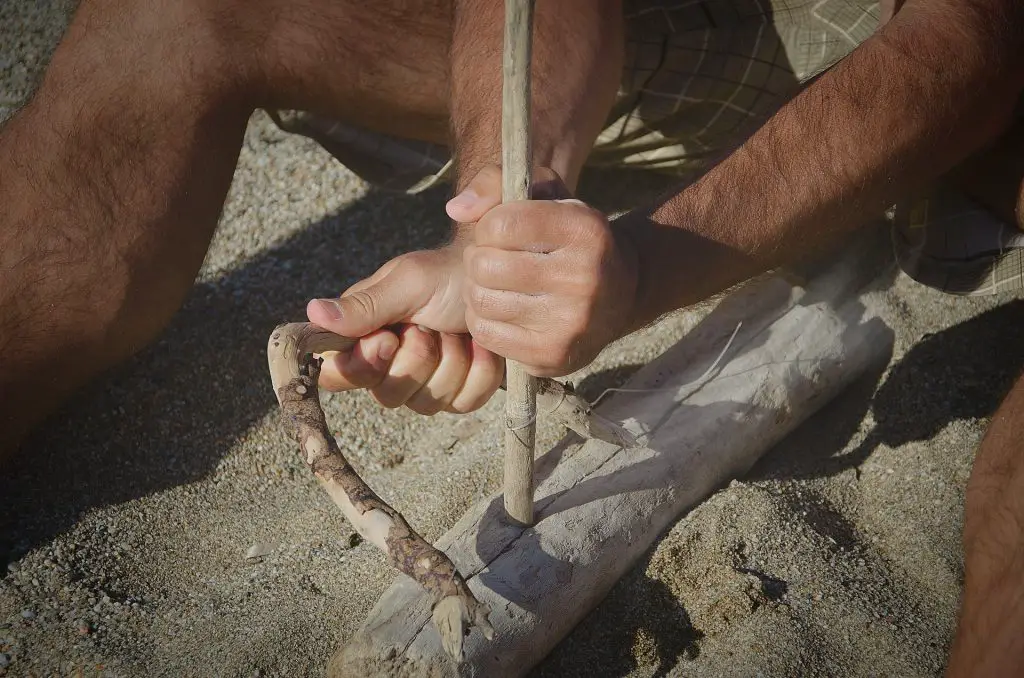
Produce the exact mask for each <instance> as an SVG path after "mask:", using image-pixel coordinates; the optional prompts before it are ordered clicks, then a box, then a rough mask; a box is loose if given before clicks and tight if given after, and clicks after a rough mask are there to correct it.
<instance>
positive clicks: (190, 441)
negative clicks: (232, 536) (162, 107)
mask: <svg viewBox="0 0 1024 678" xmlns="http://www.w3.org/2000/svg"><path fill="white" fill-rule="evenodd" d="M623 174H624V173H623V172H621V171H608V170H601V171H594V170H592V171H588V172H587V173H586V174H585V176H584V179H583V181H582V182H581V197H583V198H584V199H586V200H590V201H591V202H592V203H594V204H596V205H598V206H600V207H601V208H602V209H604V210H606V211H615V210H621V209H625V208H627V207H629V206H631V205H632V204H635V202H634V201H635V200H636V194H637V193H638V192H642V190H643V187H645V186H647V187H648V188H647V189H646V190H648V191H656V190H660V189H661V188H662V187H663V186H664V185H665V182H666V181H669V179H667V178H666V177H664V176H656V175H653V174H651V173H648V172H640V171H631V172H629V173H628V175H629V176H628V177H624V176H623ZM447 197H448V193H447V189H445V188H436V189H433V190H430V191H427V192H424V193H422V194H419V195H415V196H410V195H405V194H400V193H393V192H385V191H381V190H373V189H371V190H370V191H369V192H368V193H367V194H366V195H365V196H364V197H362V198H360V199H358V200H356V201H354V202H353V203H351V204H350V205H348V206H346V208H345V209H343V210H341V211H339V212H337V213H335V214H330V215H326V216H325V217H324V218H323V219H321V220H319V221H317V222H315V223H313V224H311V225H310V226H308V227H306V228H304V229H303V230H301V231H300V232H299V233H297V234H295V235H294V236H291V237H290V238H288V239H287V240H285V241H284V242H282V243H281V244H279V245H277V246H275V247H273V248H271V249H268V250H267V251H265V252H262V253H260V254H258V255H257V256H255V257H253V258H251V259H249V260H247V261H244V262H243V263H241V264H240V265H239V266H238V267H237V268H235V269H234V270H231V271H229V272H228V273H226V274H225V275H223V276H221V277H220V278H218V279H216V280H213V281H210V282H200V283H197V284H196V285H195V286H194V288H193V289H192V291H191V293H190V295H189V297H188V298H187V300H186V302H185V304H184V306H183V307H182V309H181V310H180V311H179V313H178V314H177V315H176V316H175V318H174V319H173V321H172V322H171V324H170V326H169V327H168V328H167V329H166V330H165V331H164V332H163V333H162V334H161V336H160V337H159V338H158V340H157V341H156V342H155V343H154V344H153V345H151V346H149V347H147V348H145V349H143V350H142V351H140V352H139V353H138V354H137V355H136V356H135V357H133V358H132V359H130V360H129V361H127V362H126V363H125V364H123V365H121V366H120V367H118V368H116V369H114V370H112V371H110V372H109V373H108V374H106V375H104V376H102V377H100V378H98V379H96V380H95V381H94V382H93V383H92V384H90V385H89V386H87V387H86V388H85V389H83V390H82V391H81V392H79V393H78V394H76V395H75V396H74V397H73V398H72V399H71V400H70V401H69V402H68V403H67V404H66V405H65V406H64V407H63V408H62V409H61V410H60V411H59V412H57V413H56V414H55V415H53V416H52V417H50V419H49V420H48V421H47V422H46V423H45V424H44V426H42V427H40V429H39V430H38V431H37V432H36V433H35V434H33V435H32V436H31V437H30V438H29V439H28V440H27V442H26V443H25V444H24V445H23V446H22V448H21V450H19V451H18V452H17V453H16V454H15V455H13V457H12V458H11V459H9V460H7V461H6V462H4V465H3V473H0V572H2V573H4V574H6V567H5V566H6V564H7V563H8V562H11V561H12V560H16V559H18V558H19V557H20V556H21V555H22V554H24V553H25V552H27V551H28V550H30V549H31V548H33V547H35V546H36V545H38V544H40V543H43V542H46V541H47V540H49V539H50V538H52V537H53V536H54V535H56V534H59V533H61V532H63V531H65V530H67V529H68V528H70V527H71V526H72V525H74V524H75V522H76V521H77V520H78V517H79V516H80V515H82V514H83V513H85V512H87V511H89V510H91V509H94V508H98V507H103V506H108V505H112V504H117V503H121V502H125V501H130V500H132V499H136V498H139V497H143V496H147V495H150V494H152V493H156V492H161V491H163V490H166V489H169V488H172V487H176V486H179V485H184V484H188V483H193V482H196V481H198V480H201V479H202V478H204V477H206V476H207V475H208V474H210V473H211V472H212V471H213V470H214V469H215V468H216V467H217V464H218V463H219V462H220V460H221V459H222V458H223V456H224V455H225V453H226V452H227V451H228V450H229V449H230V448H231V446H232V445H233V444H234V443H235V442H236V441H237V440H238V439H239V438H240V437H242V436H244V435H246V434H247V432H249V431H250V429H252V427H253V426H255V425H257V424H258V423H259V422H260V420H261V419H262V418H263V417H264V416H266V415H267V413H269V412H271V411H272V410H273V409H275V408H276V402H275V401H274V397H273V394H272V393H271V390H270V387H269V377H268V376H267V367H266V340H267V337H268V336H269V334H270V332H271V330H272V329H273V328H274V326H276V325H277V324H278V323H281V322H286V321H294V320H301V319H304V318H305V312H304V308H305V304H306V301H307V300H308V299H310V298H312V297H314V296H329V295H333V294H337V293H338V292H339V291H340V290H343V289H345V288H346V287H348V286H349V285H351V284H352V283H354V282H356V281H357V280H359V279H361V278H363V277H365V276H367V275H369V274H371V273H372V272H373V271H375V270H376V269H377V267H378V266H380V265H381V264H382V263H384V262H385V261H387V260H388V259H390V258H392V257H394V256H396V255H399V254H402V253H404V252H407V251H410V250H413V249H420V248H428V247H434V246H437V245H440V244H442V243H443V242H444V241H445V240H446V239H447V237H448V235H449V232H450V226H449V223H448V218H447V216H446V215H445V213H444V202H445V201H446V200H447ZM55 469H61V472H60V473H54V470H55Z"/></svg>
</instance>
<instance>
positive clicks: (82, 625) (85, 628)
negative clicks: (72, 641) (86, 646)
mask: <svg viewBox="0 0 1024 678" xmlns="http://www.w3.org/2000/svg"><path fill="white" fill-rule="evenodd" d="M90 631H92V627H90V626H89V622H86V621H83V622H79V624H78V635H80V636H87V635H89V632H90Z"/></svg>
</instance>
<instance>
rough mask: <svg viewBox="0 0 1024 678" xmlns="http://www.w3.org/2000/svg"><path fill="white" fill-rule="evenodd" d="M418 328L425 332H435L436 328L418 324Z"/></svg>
mask: <svg viewBox="0 0 1024 678" xmlns="http://www.w3.org/2000/svg"><path fill="white" fill-rule="evenodd" d="M416 329H418V330H419V331H420V332H422V333H423V334H433V333H434V330H432V329H430V328H429V327H426V326H424V325H417V326H416Z"/></svg>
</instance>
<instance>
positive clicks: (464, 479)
mask: <svg viewBox="0 0 1024 678" xmlns="http://www.w3.org/2000/svg"><path fill="white" fill-rule="evenodd" d="M62 21H63V3H62V2H57V1H56V0H55V1H53V2H51V3H50V4H46V3H42V2H40V3H35V2H29V0H7V2H4V3H0V106H6V107H7V108H6V109H0V115H4V114H5V113H9V112H10V111H12V110H14V109H15V108H16V106H17V105H18V102H20V101H22V100H23V99H24V97H25V96H26V95H27V94H28V93H29V92H30V91H31V87H32V83H33V82H34V80H35V78H37V77H38V73H39V69H40V68H41V67H42V65H43V64H44V63H45V60H46V55H47V54H48V53H49V50H50V49H51V48H52V45H53V43H54V41H55V40H57V39H58V38H59V35H60V30H61V25H62V23H61V22H62ZM658 184H659V182H657V181H654V180H652V179H651V178H650V177H642V176H636V175H619V174H609V173H604V174H588V175H586V176H585V177H584V180H583V186H582V193H583V197H584V198H586V199H590V200H593V201H595V202H596V203H597V204H598V205H599V206H601V207H603V208H605V209H608V210H615V209H622V208H624V207H626V206H628V205H629V204H630V203H631V202H634V201H636V200H639V199H641V197H642V196H643V195H646V194H650V193H651V192H652V191H655V190H657V189H658V187H659V185H658ZM444 198H445V195H444V193H443V192H442V191H434V192H430V193H427V194H425V195H421V196H418V197H415V198H413V197H407V196H400V195H393V194H387V193H382V192H380V191H377V190H374V189H372V188H370V187H368V186H366V185H365V184H364V183H363V182H361V181H359V180H358V179H357V178H356V177H354V176H353V175H352V174H351V173H349V172H348V171H347V170H345V168H344V167H341V166H340V165H339V164H338V163H336V162H334V161H333V160H332V159H331V158H330V157H329V156H328V155H327V154H326V153H325V152H324V151H322V150H321V149H320V148H319V147H317V146H316V145H315V144H313V143H312V142H310V141H307V140H304V139H300V138H297V137H292V136H289V135H286V134H283V133H281V132H279V131H277V130H276V129H275V128H274V127H273V125H272V124H271V123H270V122H269V120H268V119H267V117H266V116H265V115H264V114H262V113H257V114H256V115H254V116H253V119H252V122H251V124H250V128H249V130H248V133H247V135H246V140H245V146H244V148H243V150H242V155H241V158H240V161H239V165H238V169H237V172H236V175H235V181H234V184H233V186H232V189H231V194H230V196H229V200H228V204H227V206H226V208H225V211H224V215H223V218H222V220H221V224H220V227H219V229H218V232H217V235H216V238H215V242H214V244H213V246H212V248H211V250H210V254H209V256H208V258H207V261H206V263H205V265H204V267H203V271H202V273H201V274H200V276H199V278H198V279H197V281H196V285H195V288H194V290H193V292H192V294H191V296H190V298H189V300H188V302H187V304H186V306H185V308H184V309H183V310H182V312H181V313H180V314H179V315H178V317H177V318H176V319H175V321H174V323H173V324H172V326H171V327H170V328H169V329H168V331H167V332H166V333H165V334H164V335H163V336H162V338H161V339H160V340H159V342H158V343H156V344H155V345H154V346H152V347H150V348H148V349H146V350H145V351H143V352H142V353H141V354H140V355H139V356H137V357H136V358H135V359H133V360H132V361H130V362H129V363H127V364H126V365H124V366H122V367H120V368H118V369H117V370H115V371H113V372H112V373H110V374H109V375H106V376H105V377H103V378H101V379H99V380H97V381H96V382H95V383H94V384H93V385H92V386H90V387H89V388H87V389H86V390H85V391H83V392H82V393H80V394H79V395H78V396H76V397H75V398H74V399H73V400H72V401H71V402H69V403H68V405H67V406H66V407H65V408H64V409H63V410H62V411H61V412H60V413H59V414H58V415H56V416H55V417H53V418H52V419H51V420H50V421H49V422H48V424H47V425H46V426H45V427H44V428H43V429H42V430H41V431H40V432H39V433H38V434H37V435H35V436H34V437H33V438H32V439H31V441H30V442H29V444H28V445H26V447H25V452H24V453H23V454H22V455H21V456H20V457H19V458H18V459H16V460H15V461H14V462H13V463H9V464H7V465H5V466H3V467H0V568H2V570H0V666H4V667H5V668H0V675H11V676H28V675H36V676H40V675H79V674H78V673H77V670H78V669H81V670H82V674H81V675H85V676H95V675H105V676H246V677H249V676H301V675H319V674H320V673H321V672H322V669H323V667H324V665H325V664H326V662H327V660H328V658H329V657H330V655H331V654H332V653H333V652H334V650H335V649H336V648H337V647H338V646H339V644H340V643H342V642H343V641H344V639H345V638H346V637H348V636H349V635H350V634H351V633H352V632H353V631H354V630H355V628H357V626H358V625H359V624H360V622H361V621H362V619H363V618H364V616H365V615H366V613H367V612H368V610H369V609H370V607H371V606H372V605H373V603H374V602H375V601H376V600H377V598H378V596H379V595H380V594H381V593H382V592H383V590H384V589H385V588H386V586H387V585H388V584H389V582H390V581H391V580H392V578H393V576H394V575H393V573H392V571H391V570H390V568H388V567H387V566H386V565H385V563H384V562H383V559H382V558H381V556H380V555H379V554H378V552H377V551H376V550H375V549H373V548H372V547H371V546H370V545H368V544H364V543H359V542H358V539H357V538H355V536H354V531H353V530H352V529H351V527H350V526H349V525H348V524H347V523H346V522H345V520H344V518H343V517H342V516H341V514H340V512H338V511H337V510H336V509H335V508H334V507H333V506H332V505H331V504H330V502H329V500H328V499H327V497H326V496H325V495H323V493H322V492H321V490H320V489H319V488H318V487H317V486H316V485H315V483H314V482H313V481H312V480H311V478H310V477H309V475H308V472H307V470H306V469H305V467H304V466H303V464H302V462H301V460H300V459H299V458H298V456H297V454H296V452H295V448H294V447H293V445H294V444H293V443H292V442H290V441H289V440H288V438H287V436H286V431H285V429H284V427H283V426H282V421H281V420H280V417H279V416H278V414H277V411H276V409H275V405H274V400H273V396H272V394H271V392H270V388H269V380H268V378H267V373H266V367H265V359H264V353H263V349H264V345H265V341H266V337H267V335H268V334H269V332H270V330H271V329H272V328H273V327H274V325H275V324H277V323H278V322H281V321H285V320H296V319H302V317H303V314H302V308H303V306H304V303H305V301H306V300H307V299H308V298H310V297H313V296H321V295H325V294H331V293H336V292H338V291H340V290H341V289H343V288H344V287H345V286H347V285H348V284H350V283H351V282H353V281H355V280H357V279H359V278H361V277H363V276H365V275H367V274H369V273H370V272H372V271H373V270H374V269H375V267H376V266H378V265H379V264H381V263H383V262H384V261H386V260H387V259H388V258H389V257H391V256H394V255H396V254H399V253H401V252H403V251H406V250H408V249H410V248H419V247H427V246H431V245H433V244H436V243H438V242H440V241H441V240H442V239H443V238H444V236H445V233H446V228H447V225H446V220H445V217H444V213H443V209H442V205H443V202H444ZM873 296H874V298H873V299H872V300H871V301H872V303H873V304H877V305H878V307H879V308H881V309H882V316H883V318H884V319H885V321H886V322H887V323H888V324H889V325H890V326H891V327H892V328H893V330H894V331H895V334H896V344H895V348H894V351H893V355H892V357H891V360H890V361H889V362H888V364H887V365H886V366H885V367H884V369H879V370H878V371H876V372H874V373H872V374H869V375H867V376H866V377H865V378H864V379H863V380H862V381H861V382H860V383H859V384H858V385H857V386H856V387H855V388H852V389H850V390H849V391H848V392H847V393H845V394H844V395H843V396H841V397H840V398H839V399H837V400H835V401H834V402H832V403H830V404H828V405H827V406H826V407H825V408H824V409H823V410H822V411H820V412H819V413H818V414H816V415H815V416H814V417H813V418H812V419H810V420H809V421H808V422H807V423H806V424H804V425H803V426H802V427H801V428H800V429H799V430H798V431H797V432H796V433H794V434H793V435H792V436H790V437H789V438H788V439H787V440H786V441H784V442H783V443H782V444H780V445H778V446H777V447H776V448H775V449H773V450H772V451H771V452H770V453H769V454H768V455H767V456H766V457H765V459H764V460H763V461H762V462H761V463H760V464H759V465H758V466H757V467H756V468H755V469H754V470H753V471H752V472H751V473H750V474H749V475H748V476H747V477H745V478H742V479H739V480H738V481H736V482H734V483H732V484H731V485H730V486H728V487H727V488H723V489H722V490H721V491H719V492H717V493H716V494H714V495H713V496H712V497H710V498H709V499H708V500H707V501H705V502H704V503H702V504H701V505H700V506H698V507H697V508H695V509H694V510H693V511H691V512H690V513H689V514H688V515H686V516H684V517H682V518H681V519H680V520H679V521H678V522H677V523H676V524H675V525H674V526H673V527H672V528H671V529H670V530H669V531H668V532H667V533H666V534H665V535H664V536H663V537H662V538H661V539H660V540H659V542H658V544H657V546H656V547H655V548H654V549H652V550H651V551H650V553H648V555H647V556H646V558H645V559H644V561H643V562H641V563H639V564H638V565H637V567H635V568H634V569H633V571H632V572H631V573H630V574H629V575H628V576H627V577H626V578H625V579H623V580H622V581H621V582H620V583H619V584H618V585H617V586H616V587H615V588H614V589H613V591H612V593H611V594H610V595H609V597H608V598H607V599H606V600H605V601H604V602H603V603H602V604H601V605H600V606H599V607H598V608H597V609H596V610H595V612H594V613H593V614H591V615H590V616H589V617H588V618H587V619H586V621H584V622H583V623H582V624H581V625H580V626H579V627H578V628H577V629H576V630H575V632H574V633H573V634H572V635H571V636H570V637H569V638H568V639H566V641H565V642H563V643H562V644H561V646H560V647H559V648H558V649H557V650H556V651H555V652H554V653H553V654H552V655H551V656H549V657H548V658H547V660H546V661H545V662H544V663H543V664H542V665H541V666H539V667H538V668H537V669H536V670H535V671H534V675H536V676H544V677H555V676H576V675H580V676H584V675H586V676H595V675H598V676H636V677H641V676H643V677H647V676H669V675H671V676H757V675H763V676H790V675H801V676H816V675H821V676H869V675H870V676H875V675H891V676H928V675H937V674H939V673H940V672H941V667H942V666H943V663H944V660H945V656H946V652H947V650H948V646H949V642H950V638H951V634H952V632H953V629H954V627H955V618H956V609H957V600H958V595H959V591H960V581H961V577H962V555H961V550H960V543H959V538H960V529H961V525H962V511H963V494H964V487H965V484H966V481H967V477H968V474H969V472H970V465H971V460H972V457H973V452H974V449H975V447H976V445H977V443H978V441H979V440H980V438H981V435H982V433H983V431H984V428H985V425H986V422H987V418H988V417H989V416H990V415H991V413H992V412H993V410H994V408H995V407H996V405H997V404H998V402H999V400H1000V397H1001V395H1002V393H1004V392H1005V390H1006V388H1008V386H1009V384H1010V382H1011V380H1012V377H1013V375H1015V374H1016V373H1017V372H1018V370H1019V368H1020V367H1021V363H1022V358H1024V355H1022V354H1021V352H1020V351H1019V350H1016V349H1015V348H1014V347H1015V346H1019V345H1021V342H1020V339H1021V338H1022V337H1021V334H1022V332H1024V303H1022V302H1021V301H1020V300H1019V299H1018V298H1014V297H996V298H985V299H958V298H952V297H947V296H944V295H942V294H939V293H937V292H934V291H932V290H929V289H926V288H923V287H921V286H919V285H917V284H915V283H913V282H912V281H910V280H909V279H907V278H906V277H904V276H900V277H898V278H897V279H896V280H895V281H894V282H893V284H892V285H891V287H889V288H888V289H885V290H883V291H880V292H877V293H874V295H873ZM692 320H693V319H692V317H687V316H685V315H684V316H680V317H676V318H672V319H669V320H667V321H665V322H663V323H661V324H660V325H658V326H656V327H654V328H650V329H649V330H647V331H645V332H643V333H642V334H641V335H640V336H639V337H633V338H631V339H630V341H628V342H622V343H620V344H619V345H616V346H613V347H610V348H609V350H608V351H606V352H605V354H603V355H602V356H601V358H600V359H599V360H598V361H597V362H596V363H595V364H594V365H593V366H591V367H590V368H588V370H586V371H584V372H582V373H580V374H578V375H574V381H575V382H576V383H581V384H582V389H583V392H584V393H585V394H588V395H590V396H594V395H596V394H597V393H599V392H600V390H601V389H602V388H604V387H605V386H609V385H614V384H616V383H620V382H621V381H622V380H623V378H624V377H625V376H626V375H628V374H629V373H630V371H631V370H633V369H635V366H636V365H639V364H642V363H644V362H646V361H648V360H650V359H651V358H652V357H653V356H655V355H657V354H658V353H659V352H660V351H662V350H664V349H665V348H666V347H667V346H669V345H671V344H672V342H673V341H675V340H676V339H677V338H678V337H679V336H680V335H681V333H682V332H684V331H685V329H686V327H687V326H688V324H689V323H691V322H692ZM996 347H998V348H999V351H998V355H997V351H996V350H995V349H996ZM200 385H201V387H200ZM500 405H501V399H500V398H496V399H495V400H494V401H492V403H491V404H490V405H488V406H487V407H486V408H484V409H483V410H481V411H480V412H478V413H475V414H473V415H469V416H465V417H455V416H448V415H440V416H438V417H434V418H424V417H419V416H417V415H414V414H412V413H409V412H402V411H386V410H382V409H381V408H380V407H379V406H377V405H376V404H375V403H374V402H373V401H372V400H371V399H370V398H369V397H367V396H365V395H363V394H354V395H344V396H332V397H330V398H329V399H328V400H327V410H328V417H329V419H330V420H331V421H332V422H338V424H337V425H336V433H337V436H338V438H339V440H340V441H341V443H342V447H343V449H345V450H347V451H348V452H349V453H350V455H351V459H352V460H353V462H354V463H355V464H356V465H357V466H358V468H359V469H360V470H361V471H363V472H364V473H365V477H366V478H367V480H368V481H369V482H370V484H371V485H372V486H373V487H374V488H376V489H377V490H378V491H379V492H380V493H381V494H382V495H383V496H384V497H386V498H387V499H389V500H390V501H392V502H393V503H394V505H395V506H396V507H397V508H399V509H400V510H402V511H403V512H404V513H405V515H406V516H407V517H408V518H409V520H410V522H412V524H413V525H415V526H416V527H417V528H419V529H420V530H421V531H422V532H423V533H424V535H425V536H426V537H427V538H428V539H434V538H437V537H438V536H439V535H441V534H443V533H444V532H445V531H446V530H447V529H448V527H450V526H451V525H452V524H453V523H454V522H455V520H456V519H457V518H458V517H459V516H460V515H461V514H462V513H463V512H464V511H465V509H466V508H467V507H468V506H469V505H470V504H471V503H472V502H473V501H475V500H476V499H478V498H480V497H482V496H484V495H487V494H489V493H490V492H492V491H494V490H495V489H497V488H498V487H499V485H500V474H501V459H500V447H499V442H498V441H499V440H500V436H499V432H500V428H499V426H500V424H499V417H498V412H499V410H500ZM340 422H345V425H344V426H341V424H340ZM560 435H561V432H560V431H558V430H556V429H554V428H553V427H551V426H550V425H545V426H542V427H541V430H540V443H539V445H540V448H541V449H544V448H546V447H547V446H550V445H551V444H553V443H554V442H555V441H557V440H558V438H559V436H560ZM254 546H256V547H257V548H256V549H255V550H256V551H258V552H259V553H260V554H261V555H258V556H257V557H254V558H246V554H247V552H248V551H249V550H250V548H251V547H254Z"/></svg>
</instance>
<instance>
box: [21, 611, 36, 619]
mask: <svg viewBox="0 0 1024 678" xmlns="http://www.w3.org/2000/svg"><path fill="white" fill-rule="evenodd" d="M21 616H22V618H23V619H29V620H32V619H35V618H36V613H35V612H33V611H32V610H22V611H21Z"/></svg>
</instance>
